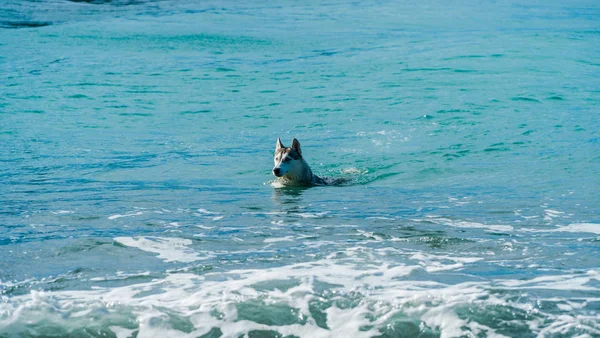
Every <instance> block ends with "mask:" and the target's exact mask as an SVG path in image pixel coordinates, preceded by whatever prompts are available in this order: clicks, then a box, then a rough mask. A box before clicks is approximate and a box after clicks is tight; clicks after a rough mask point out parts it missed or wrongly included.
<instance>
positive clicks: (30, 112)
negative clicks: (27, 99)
mask: <svg viewBox="0 0 600 338" xmlns="http://www.w3.org/2000/svg"><path fill="white" fill-rule="evenodd" d="M21 113H25V114H45V113H46V112H45V111H43V110H23V111H21Z"/></svg>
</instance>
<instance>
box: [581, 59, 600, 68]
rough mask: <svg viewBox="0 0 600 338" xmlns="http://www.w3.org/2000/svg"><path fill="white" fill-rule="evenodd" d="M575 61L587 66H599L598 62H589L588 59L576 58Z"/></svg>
mask: <svg viewBox="0 0 600 338" xmlns="http://www.w3.org/2000/svg"><path fill="white" fill-rule="evenodd" d="M577 62H579V63H583V64H586V65H588V66H595V67H599V66H600V63H596V62H591V61H588V60H577Z"/></svg>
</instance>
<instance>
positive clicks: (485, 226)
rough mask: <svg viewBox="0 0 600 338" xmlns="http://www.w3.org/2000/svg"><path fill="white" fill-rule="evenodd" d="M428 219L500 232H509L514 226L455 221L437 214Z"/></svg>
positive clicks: (453, 225) (437, 222) (434, 221)
mask: <svg viewBox="0 0 600 338" xmlns="http://www.w3.org/2000/svg"><path fill="white" fill-rule="evenodd" d="M427 220H428V221H430V222H433V223H436V224H443V225H448V226H451V227H455V228H471V229H485V230H490V231H500V232H510V231H513V230H514V228H513V227H512V226H510V225H501V224H483V223H477V222H467V221H457V220H452V219H449V218H444V217H437V216H429V217H428V218H427Z"/></svg>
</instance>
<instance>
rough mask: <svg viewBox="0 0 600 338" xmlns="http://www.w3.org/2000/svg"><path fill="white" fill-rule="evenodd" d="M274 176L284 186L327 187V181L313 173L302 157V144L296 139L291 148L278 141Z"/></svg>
mask: <svg viewBox="0 0 600 338" xmlns="http://www.w3.org/2000/svg"><path fill="white" fill-rule="evenodd" d="M273 162H274V163H275V166H274V167H273V175H275V176H276V177H277V180H278V181H279V182H280V183H282V184H284V185H296V186H313V185H325V184H327V183H326V182H325V180H323V179H322V178H320V177H319V176H317V175H315V174H313V173H312V170H310V167H309V166H308V163H306V161H305V160H304V158H303V157H302V150H301V149H300V142H298V140H296V139H294V140H293V141H292V146H291V147H289V148H288V147H285V146H284V145H283V143H281V139H279V138H278V139H277V145H276V146H275V156H274V157H273Z"/></svg>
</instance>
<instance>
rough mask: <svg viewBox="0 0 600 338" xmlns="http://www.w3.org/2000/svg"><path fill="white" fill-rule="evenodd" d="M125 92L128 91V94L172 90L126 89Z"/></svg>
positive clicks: (165, 92) (156, 92) (157, 92)
mask: <svg viewBox="0 0 600 338" xmlns="http://www.w3.org/2000/svg"><path fill="white" fill-rule="evenodd" d="M125 93H129V94H172V92H167V91H164V90H149V89H133V90H126V91H125Z"/></svg>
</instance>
